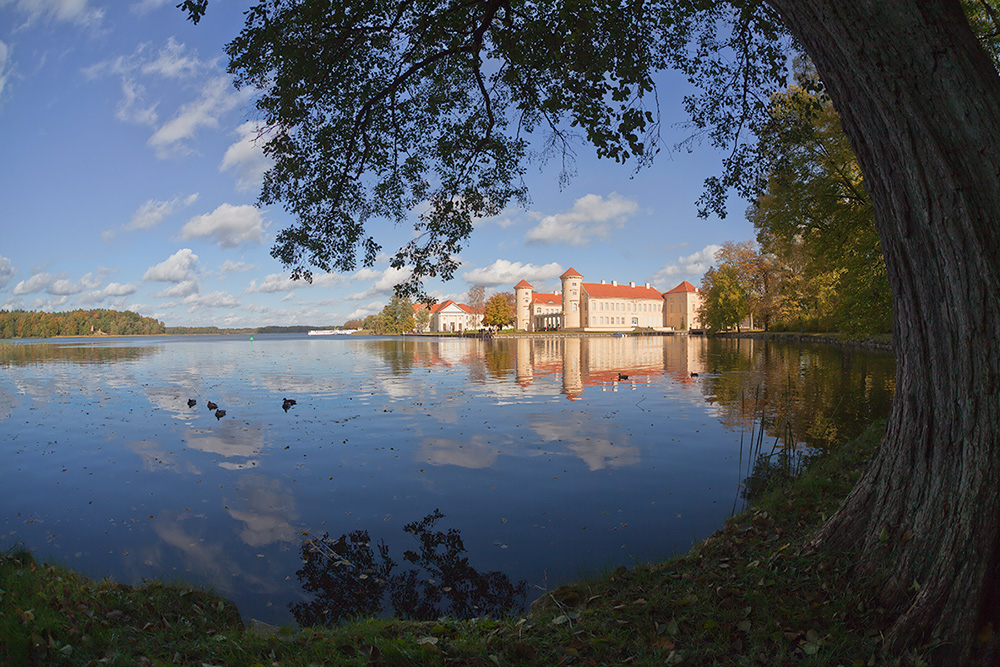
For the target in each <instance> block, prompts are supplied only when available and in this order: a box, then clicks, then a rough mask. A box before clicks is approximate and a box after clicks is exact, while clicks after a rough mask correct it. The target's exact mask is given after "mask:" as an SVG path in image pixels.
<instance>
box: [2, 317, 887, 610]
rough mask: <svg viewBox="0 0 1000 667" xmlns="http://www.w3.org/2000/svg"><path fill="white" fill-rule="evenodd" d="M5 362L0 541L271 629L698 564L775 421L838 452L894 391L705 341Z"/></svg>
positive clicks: (348, 345)
mask: <svg viewBox="0 0 1000 667" xmlns="http://www.w3.org/2000/svg"><path fill="white" fill-rule="evenodd" d="M0 367H2V372H0V443H2V444H0V447H2V462H3V463H2V467H0V548H8V547H10V546H12V545H13V544H15V543H21V544H23V545H25V546H27V547H29V548H30V549H32V550H33V551H34V552H35V553H36V554H37V555H39V556H40V557H41V558H43V559H47V560H53V561H58V562H62V563H64V564H67V565H69V566H70V567H73V568H75V569H77V570H78V571H80V572H83V573H85V574H88V575H91V576H95V577H102V576H109V577H112V578H114V579H116V580H118V581H122V582H136V583H138V582H140V581H141V580H142V579H144V578H151V579H152V578H155V579H166V580H182V581H186V582H190V583H194V584H199V585H205V584H207V585H211V586H213V587H214V588H215V590H217V591H218V592H220V593H222V594H224V595H226V596H227V597H229V598H231V599H233V600H234V601H235V602H236V603H237V604H238V605H239V606H240V609H241V611H242V613H243V616H244V618H245V619H249V618H258V619H261V620H264V621H268V622H272V623H292V622H294V620H295V617H293V614H292V612H291V610H290V609H291V608H292V607H294V608H295V609H296V610H297V612H302V613H305V612H307V611H310V610H311V612H312V613H313V614H314V615H315V614H320V615H321V614H328V615H329V614H331V613H332V614H333V615H334V616H336V615H338V614H342V613H348V614H349V613H350V611H349V609H350V608H354V609H356V610H361V611H367V612H369V613H371V611H372V610H371V609H370V608H368V607H365V606H361V607H357V606H356V605H355V602H356V601H352V600H348V599H338V600H334V601H326V602H325V603H323V604H325V605H326V607H325V609H324V610H322V611H321V610H320V609H319V606H322V604H320V603H317V602H315V601H314V598H315V597H316V594H317V593H319V597H320V598H323V597H324V595H328V594H329V593H330V591H332V590H335V589H336V590H347V589H348V588H350V587H348V586H346V585H345V583H344V580H345V576H346V575H345V573H348V572H349V573H350V574H351V576H350V577H346V578H349V579H351V580H352V581H354V582H355V583H354V584H353V585H354V588H351V589H350V590H351V591H353V593H352V594H357V596H358V597H359V599H360V598H364V599H367V600H368V602H369V603H370V601H371V598H372V597H374V598H376V599H378V598H379V597H380V595H381V596H382V597H389V596H390V595H391V596H392V598H393V602H394V604H395V608H396V610H397V612H399V613H408V614H410V615H414V612H413V611H412V608H410V607H407V606H406V605H407V604H409V605H416V604H417V602H419V603H421V604H425V603H426V604H432V603H434V602H435V600H438V601H440V600H441V599H444V600H445V602H442V603H441V604H439V605H438V606H439V608H444V607H446V603H447V598H448V597H449V595H450V596H452V599H451V609H452V610H457V609H458V608H459V606H460V605H461V601H458V600H456V599H454V596H455V595H457V590H458V589H459V588H462V590H464V591H465V592H466V593H468V594H469V595H473V597H475V595H480V594H482V595H487V594H493V593H496V594H498V595H500V596H501V598H502V599H503V601H504V603H506V602H508V601H511V600H512V601H514V602H517V601H519V600H522V601H527V602H530V601H531V600H532V599H534V598H535V597H537V596H538V595H539V594H540V593H541V591H542V590H544V589H547V588H549V589H550V588H553V587H555V586H556V585H558V584H559V583H561V582H564V581H566V580H568V579H572V578H576V577H579V576H582V575H586V574H593V573H596V572H599V571H601V570H604V569H606V568H609V567H615V566H618V565H622V564H624V565H630V564H632V563H634V562H635V561H636V560H647V559H654V558H660V557H666V556H669V555H671V554H673V553H677V552H682V551H684V550H686V549H687V548H688V547H689V546H690V545H691V543H692V541H694V540H697V539H700V538H702V537H705V536H706V535H708V534H710V533H711V532H713V531H714V530H716V529H717V528H719V527H720V526H721V525H722V523H723V521H724V520H725V518H726V517H727V516H729V515H730V513H731V512H732V510H733V508H734V505H737V506H739V505H740V504H741V503H742V501H741V500H740V484H741V482H742V481H743V477H744V476H746V474H747V472H748V470H747V469H748V463H747V456H748V454H747V450H748V447H749V439H750V433H751V431H752V430H753V429H756V428H758V426H757V425H758V424H759V422H760V419H761V418H763V422H764V424H765V433H766V439H765V440H766V442H765V447H764V449H765V450H767V451H770V450H771V447H772V445H773V443H774V441H775V440H776V439H777V438H781V443H780V444H783V443H785V442H788V441H789V440H792V441H794V442H795V443H799V444H800V445H803V446H809V447H824V446H828V445H831V444H835V443H837V442H840V441H842V440H843V439H844V438H847V437H850V436H852V435H854V434H856V433H857V432H858V431H859V430H860V428H861V427H862V426H863V425H864V424H866V423H868V422H869V421H870V420H872V419H874V418H877V417H880V416H884V415H885V414H886V413H887V411H888V404H889V401H890V399H891V395H892V388H893V378H894V362H893V359H892V357H891V356H889V355H886V354H880V353H872V352H864V351H859V350H846V351H845V350H840V349H836V348H824V347H811V346H802V345H778V344H774V343H770V344H766V345H765V344H763V343H760V342H754V341H749V340H743V341H734V340H713V341H706V340H704V339H702V338H691V339H688V338H687V337H663V338H661V337H651V338H635V337H630V338H584V339H580V338H564V339H520V340H510V341H498V342H483V341H477V340H452V339H435V338H420V339H405V340H399V339H380V338H369V337H361V336H327V337H307V336H263V335H262V336H257V337H256V339H255V340H254V341H252V342H251V341H250V340H249V339H248V337H245V336H209V337H175V338H166V337H165V338H140V339H100V340H71V341H62V342H58V343H54V344H53V343H38V344H31V345H16V346H14V347H13V350H10V351H8V352H7V353H6V354H5V356H3V357H0ZM692 373H696V374H697V377H692ZM619 374H625V375H628V376H629V377H628V379H627V380H626V379H622V380H619V379H618V377H619ZM285 397H287V398H292V399H295V400H296V401H297V403H296V405H294V406H293V407H291V408H290V409H289V410H287V411H285V410H284V409H283V406H282V399H283V398H285ZM188 399H195V400H196V401H197V404H196V405H194V406H193V407H188ZM208 401H214V402H215V403H217V404H218V405H219V406H220V408H223V409H225V410H226V415H225V416H224V417H222V418H221V419H217V418H216V417H215V416H214V413H213V412H211V411H209V410H208V409H207V408H206V403H207V402H208ZM789 434H791V435H790V436H789ZM741 440H742V443H741ZM741 451H742V454H741ZM404 527H405V528H406V530H404ZM324 534H328V539H326V540H325V541H323V542H322V543H321V544H320V545H319V546H316V547H313V546H310V545H313V544H315V542H313V541H312V540H314V539H315V538H319V537H320V536H322V535H324ZM340 536H345V538H344V539H342V540H340V541H337V538H338V537H340ZM380 543H384V551H383V552H379V550H378V548H377V545H378V544H380ZM304 563H305V565H304ZM456 572H457V573H458V574H456ZM369 575H370V576H369ZM359 576H360V580H359ZM477 576H478V577H479V578H476V577H477ZM463 577H464V579H463ZM442 579H444V583H443V584H442V581H441V580H442ZM460 579H461V580H462V581H464V582H465V583H462V584H461V585H460V583H456V582H458V581H459V580H460ZM359 581H360V583H359ZM386 581H388V584H387V585H388V589H387V588H385V587H384V586H383V588H378V589H377V593H375V594H373V593H372V590H375V589H372V588H371V586H372V585H374V583H373V582H378V583H379V584H380V585H381V584H383V583H384V582H386ZM470 581H471V582H472V583H469V582H470ZM411 584H412V585H416V586H417V588H418V589H419V590H418V593H417V594H416V596H417V597H416V598H414V597H413V596H412V595H411V596H410V598H408V599H409V602H400V600H402V599H403V598H405V597H406V595H405V594H403V593H400V591H401V590H402V589H403V588H405V587H406V586H409V585H411ZM434 585H438V586H439V587H442V588H439V589H437V590H435V589H433V586H434ZM519 586H520V588H519ZM366 587H367V588H366ZM477 587H478V588H477ZM411 588H412V586H411ZM471 589H476V591H478V593H470V592H469V591H470V590H471ZM387 590H388V592H386V591H387ZM442 590H443V591H444V593H442ZM323 591H326V593H324V592H323ZM393 591H395V592H393ZM484 591H486V593H484ZM344 595H346V593H344ZM504 595H507V596H508V597H509V600H508V599H507V598H504V597H503V596H504ZM435 596H436V597H435ZM414 600H416V602H415V601H414ZM310 605H312V607H310ZM317 605H319V606H317ZM352 605H355V606H354V607H352ZM425 606H426V605H425ZM472 606H473V607H474V608H476V609H478V610H480V611H482V610H484V609H485V610H487V611H489V610H491V609H492V608H491V607H489V606H488V604H486V603H484V602H483V601H482V599H480V601H479V604H478V606H476V604H473V605H472ZM343 608H348V611H347V612H344V611H343ZM331 609H332V610H333V611H332V612H331ZM296 617H298V613H297V614H296ZM328 617H330V616H328ZM305 618H310V617H309V616H308V615H307V616H305Z"/></svg>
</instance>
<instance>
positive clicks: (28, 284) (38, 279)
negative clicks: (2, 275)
mask: <svg viewBox="0 0 1000 667" xmlns="http://www.w3.org/2000/svg"><path fill="white" fill-rule="evenodd" d="M56 280H57V278H56V277H55V276H53V275H52V274H50V273H45V272H42V273H36V274H35V275H33V276H31V277H30V278H28V279H27V280H22V281H21V282H19V283H18V284H16V285H14V296H21V295H23V294H34V293H36V292H41V291H42V290H45V289H47V288H48V286H49V285H51V284H52V283H54V282H55V281H56Z"/></svg>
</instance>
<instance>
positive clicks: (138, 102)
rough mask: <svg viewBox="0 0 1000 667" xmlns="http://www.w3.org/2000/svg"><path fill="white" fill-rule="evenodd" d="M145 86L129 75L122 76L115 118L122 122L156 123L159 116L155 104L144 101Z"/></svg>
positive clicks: (151, 124)
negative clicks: (120, 93)
mask: <svg viewBox="0 0 1000 667" xmlns="http://www.w3.org/2000/svg"><path fill="white" fill-rule="evenodd" d="M145 98H146V88H145V87H144V86H143V85H142V84H140V83H137V82H136V81H135V80H134V79H132V78H131V77H123V78H122V98H121V99H120V100H119V101H118V108H117V110H116V111H115V118H117V119H118V120H120V121H122V122H123V123H136V124H137V125H150V126H153V125H156V121H157V120H159V116H158V115H157V113H156V104H155V103H154V104H147V103H146V99H145Z"/></svg>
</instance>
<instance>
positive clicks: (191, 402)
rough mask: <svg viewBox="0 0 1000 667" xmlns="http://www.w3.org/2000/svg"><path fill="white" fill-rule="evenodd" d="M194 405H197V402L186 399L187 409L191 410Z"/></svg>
mask: <svg viewBox="0 0 1000 667" xmlns="http://www.w3.org/2000/svg"><path fill="white" fill-rule="evenodd" d="M196 405H198V401H196V400H194V399H193V398H189V399H188V407H189V408H193V407H194V406H196Z"/></svg>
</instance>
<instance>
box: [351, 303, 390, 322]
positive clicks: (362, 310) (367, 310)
mask: <svg viewBox="0 0 1000 667" xmlns="http://www.w3.org/2000/svg"><path fill="white" fill-rule="evenodd" d="M383 308H385V304H384V303H382V302H381V301H372V302H371V303H369V304H368V305H367V306H358V307H357V308H356V309H355V310H354V311H353V312H351V313H350V314H349V315H348V316H347V317H346V318H345V321H346V320H363V319H365V318H366V317H368V316H369V315H374V314H376V313H381V312H382V309H383Z"/></svg>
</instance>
